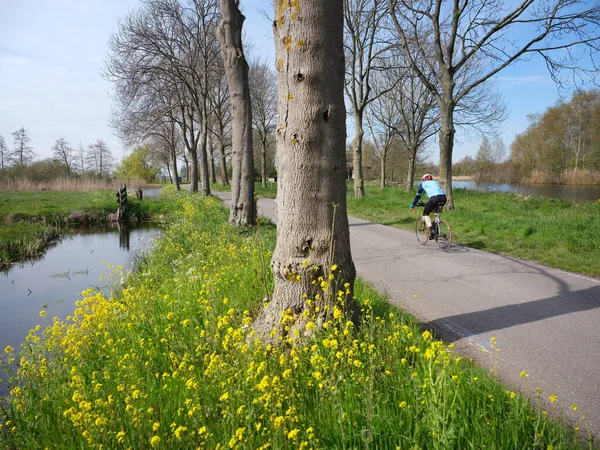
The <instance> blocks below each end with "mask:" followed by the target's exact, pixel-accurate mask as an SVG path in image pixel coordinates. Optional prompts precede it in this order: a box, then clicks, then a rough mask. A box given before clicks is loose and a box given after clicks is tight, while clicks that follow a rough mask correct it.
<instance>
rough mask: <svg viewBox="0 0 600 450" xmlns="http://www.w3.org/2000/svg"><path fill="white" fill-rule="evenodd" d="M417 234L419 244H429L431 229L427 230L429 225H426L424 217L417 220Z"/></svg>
mask: <svg viewBox="0 0 600 450" xmlns="http://www.w3.org/2000/svg"><path fill="white" fill-rule="evenodd" d="M415 234H416V235H417V241H419V244H421V245H425V244H427V241H428V240H429V228H427V224H426V223H425V219H423V216H421V217H419V218H418V219H417V223H416V224H415Z"/></svg>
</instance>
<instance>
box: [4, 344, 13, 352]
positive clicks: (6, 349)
mask: <svg viewBox="0 0 600 450" xmlns="http://www.w3.org/2000/svg"><path fill="white" fill-rule="evenodd" d="M12 351H13V348H12V347H11V346H10V345H7V346H6V348H5V349H4V353H12Z"/></svg>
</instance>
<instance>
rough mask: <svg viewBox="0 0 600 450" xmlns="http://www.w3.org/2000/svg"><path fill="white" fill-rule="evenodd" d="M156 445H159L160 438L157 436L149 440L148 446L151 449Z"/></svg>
mask: <svg viewBox="0 0 600 450" xmlns="http://www.w3.org/2000/svg"><path fill="white" fill-rule="evenodd" d="M158 444H160V438H159V437H158V436H154V437H153V438H152V439H150V445H151V446H152V447H156V446H157V445H158Z"/></svg>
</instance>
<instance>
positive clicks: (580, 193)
mask: <svg viewBox="0 0 600 450" xmlns="http://www.w3.org/2000/svg"><path fill="white" fill-rule="evenodd" d="M452 187H453V188H454V189H457V188H465V189H470V190H481V191H491V192H508V193H512V194H526V195H540V196H542V197H548V198H559V199H561V200H564V201H567V202H577V203H579V202H595V201H598V200H600V186H594V185H590V186H573V185H529V186H524V185H517V184H481V185H480V186H477V183H476V182H475V181H453V182H452Z"/></svg>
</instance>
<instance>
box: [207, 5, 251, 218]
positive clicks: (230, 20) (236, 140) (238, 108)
mask: <svg viewBox="0 0 600 450" xmlns="http://www.w3.org/2000/svg"><path fill="white" fill-rule="evenodd" d="M221 17H222V19H223V25H222V26H221V27H219V28H218V29H217V37H218V38H219V42H220V43H221V55H222V56H223V64H224V65H225V73H226V74H227V85H228V86H229V93H230V102H231V107H232V114H231V117H232V142H231V165H232V174H231V209H230V213H229V222H231V223H233V224H234V225H236V226H246V225H254V221H255V219H256V207H255V205H254V180H253V175H254V173H253V172H254V161H253V155H252V109H251V104H250V85H249V83H248V62H247V61H246V58H245V57H244V49H243V47H242V26H243V24H244V19H245V17H244V16H243V14H242V13H241V12H240V10H239V0H221Z"/></svg>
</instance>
